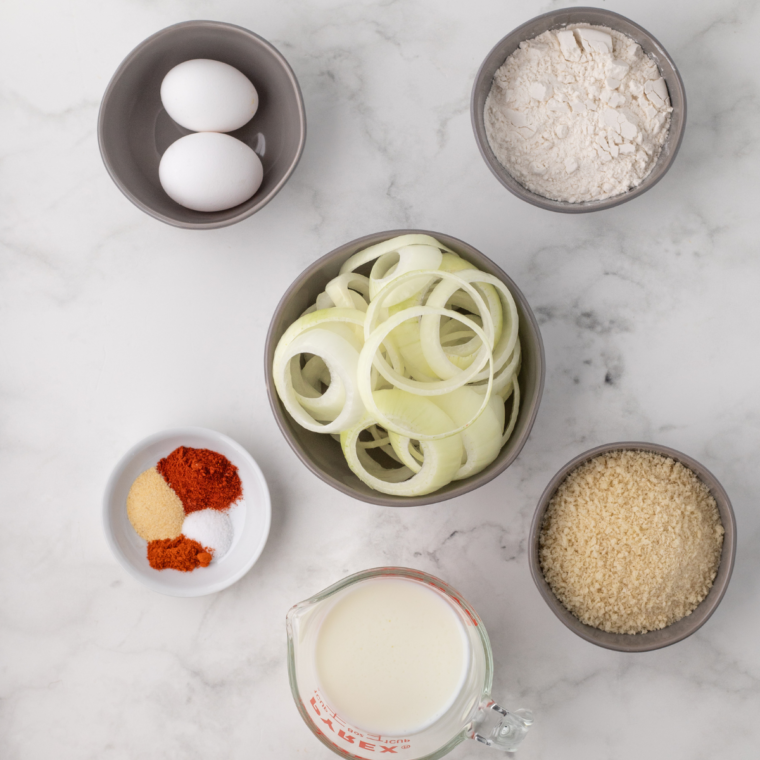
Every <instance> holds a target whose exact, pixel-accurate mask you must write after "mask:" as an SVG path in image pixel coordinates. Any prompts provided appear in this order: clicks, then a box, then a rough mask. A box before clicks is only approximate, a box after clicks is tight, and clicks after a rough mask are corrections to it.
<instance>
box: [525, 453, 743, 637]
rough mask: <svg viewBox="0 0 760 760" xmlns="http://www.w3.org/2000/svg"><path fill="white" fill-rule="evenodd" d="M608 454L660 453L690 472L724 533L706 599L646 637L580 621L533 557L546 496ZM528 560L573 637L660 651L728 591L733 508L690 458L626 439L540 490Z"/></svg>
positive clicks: (695, 626)
mask: <svg viewBox="0 0 760 760" xmlns="http://www.w3.org/2000/svg"><path fill="white" fill-rule="evenodd" d="M612 451H646V452H651V453H653V454H660V455H662V456H665V457H670V459H674V460H675V461H676V462H680V463H681V464H682V465H683V466H684V467H686V468H688V469H689V470H691V471H692V472H693V473H694V474H695V475H696V476H697V477H698V478H699V479H700V480H701V481H702V482H703V483H704V484H705V485H706V486H707V488H708V489H709V490H710V493H711V494H712V496H713V498H714V499H715V502H716V504H717V506H718V513H719V514H720V519H721V522H722V523H723V529H724V530H725V533H724V535H723V551H722V554H721V558H720V565H719V566H718V573H717V575H716V576H715V580H714V581H713V585H712V588H711V589H710V591H709V592H708V594H707V596H706V597H705V598H704V599H703V600H702V602H701V603H700V604H699V605H698V606H697V608H696V609H695V610H694V611H693V612H692V613H691V614H690V615H687V616H686V617H684V618H681V620H678V621H676V622H675V623H672V624H671V625H669V626H667V627H666V628H661V629H660V630H659V631H649V632H648V633H636V634H629V633H609V632H607V631H602V630H601V629H599V628H594V627H593V626H590V625H586V624H585V623H581V621H580V620H579V619H578V618H577V617H575V615H573V613H572V612H570V610H568V609H567V607H565V606H564V605H563V604H562V602H560V601H559V599H557V597H556V596H555V595H554V592H553V591H552V590H551V587H550V586H549V584H548V583H547V581H546V578H544V574H543V571H542V570H541V562H540V559H539V536H540V534H541V528H542V526H543V522H544V515H545V514H546V510H547V509H548V507H549V503H550V502H551V499H552V497H553V496H554V494H555V492H556V491H557V489H558V488H559V487H560V485H561V484H562V483H563V482H564V480H565V478H567V476H568V475H569V474H570V473H571V472H573V471H574V470H576V469H577V468H578V467H580V466H581V465H582V464H585V463H586V462H588V461H589V460H591V459H594V458H595V457H598V456H600V455H602V454H607V453H609V452H612ZM528 545H529V552H530V554H529V557H528V561H529V563H530V572H531V575H532V576H533V581H534V582H535V584H536V586H537V588H538V591H539V593H540V594H541V596H542V597H543V599H544V601H545V602H546V603H547V604H548V605H549V608H550V609H551V611H552V612H553V613H554V614H555V615H556V616H557V617H558V618H559V619H560V620H561V621H562V622H563V623H564V624H565V625H566V626H567V627H568V628H569V629H570V630H571V631H572V632H573V633H575V634H577V635H578V636H580V637H581V638H582V639H585V640H586V641H589V642H591V643H592V644H596V645H597V646H600V647H604V648H605V649H614V650H615V651H618V652H649V651H651V650H653V649H662V648H663V647H667V646H670V645H671V644H675V643H677V642H678V641H683V639H685V638H687V637H688V636H691V634H692V633H695V632H696V631H697V630H699V629H700V628H701V627H702V626H703V625H704V624H705V623H706V622H707V620H708V619H709V618H710V616H711V615H712V614H713V612H715V610H716V608H717V607H718V605H719V604H720V602H721V599H723V595H724V594H725V593H726V589H727V588H728V582H729V581H730V580H731V573H732V572H733V569H734V560H735V558H736V518H735V517H734V510H733V508H732V507H731V501H730V500H729V498H728V494H727V493H726V492H725V490H724V489H723V486H721V484H720V483H719V482H718V481H717V479H716V478H715V476H714V475H713V474H712V473H711V472H710V471H709V470H708V469H707V468H706V467H705V466H704V465H702V464H700V463H699V462H697V461H696V460H695V459H692V458H691V457H689V456H687V455H686V454H682V453H681V452H680V451H676V450H675V449H671V448H669V447H667V446H661V445H660V444H657V443H642V442H639V441H627V442H621V443H607V444H604V445H603V446H597V447H596V448H594V449H590V450H589V451H586V452H584V453H583V454H580V455H579V456H577V457H575V459H573V460H571V461H570V462H568V463H567V464H566V465H565V466H564V467H563V468H562V469H561V470H560V471H559V472H558V473H557V474H556V475H555V476H554V477H553V478H552V479H551V481H550V482H549V485H547V486H546V489H545V490H544V492H543V494H542V495H541V498H540V499H539V501H538V506H537V508H536V512H535V514H534V515H533V522H532V523H531V526H530V538H529V541H528Z"/></svg>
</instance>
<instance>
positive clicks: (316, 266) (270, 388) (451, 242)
mask: <svg viewBox="0 0 760 760" xmlns="http://www.w3.org/2000/svg"><path fill="white" fill-rule="evenodd" d="M410 234H415V235H430V236H431V237H434V238H436V239H437V240H440V241H441V242H443V243H445V244H446V245H448V246H449V247H451V248H453V249H454V250H456V249H457V246H459V247H461V248H463V249H464V250H466V251H468V252H471V251H474V253H475V254H476V256H475V258H477V257H478V256H480V257H482V258H483V259H485V260H486V261H487V262H489V264H490V265H491V266H492V267H493V268H494V269H495V270H497V271H498V272H499V275H498V276H499V279H501V280H502V281H503V282H504V283H505V284H506V285H507V286H508V287H509V289H510V292H511V293H512V295H513V296H514V298H515V300H516V301H519V303H520V304H521V306H522V307H523V310H524V312H525V316H526V317H527V319H528V322H529V323H530V325H531V328H532V332H533V333H534V334H535V336H536V342H537V345H538V349H539V350H538V355H537V368H538V378H537V380H538V382H537V390H536V394H535V397H534V399H533V402H532V404H531V406H530V408H529V410H528V418H527V424H526V426H525V429H524V431H523V437H522V440H521V441H520V443H519V445H518V446H517V447H516V448H515V450H514V451H513V452H512V455H511V456H509V457H508V458H506V459H505V460H504V461H503V462H501V463H500V464H499V465H498V466H497V467H495V468H493V470H492V471H488V470H483V471H481V472H479V473H478V474H476V475H473V476H471V477H472V480H470V478H467V479H465V480H463V481H461V485H459V486H456V487H454V488H452V489H451V490H450V491H446V492H444V493H441V492H440V491H434V492H433V493H431V494H427V495H426V496H415V497H411V496H410V497H404V496H391V495H389V494H382V493H380V492H379V491H378V492H377V496H374V492H373V494H372V496H370V494H364V493H362V492H358V491H355V490H354V489H353V488H351V487H350V486H348V485H346V484H345V483H343V482H341V481H340V480H337V479H335V478H333V477H332V476H330V475H328V474H327V473H325V472H323V471H322V470H321V469H320V468H319V467H317V466H315V465H314V464H313V463H312V461H311V459H310V458H309V457H308V456H307V455H306V454H305V452H304V451H303V450H302V448H301V447H300V446H299V445H298V443H297V442H296V441H295V440H294V438H293V437H292V435H291V433H290V430H289V429H288V427H287V425H286V423H285V417H284V414H285V413H284V412H283V411H282V410H281V408H280V403H281V402H280V400H279V397H278V395H277V391H276V389H275V387H274V380H273V378H272V367H271V362H270V360H269V357H270V356H273V355H274V350H275V348H276V345H275V338H274V328H275V324H276V323H277V322H278V320H279V317H280V315H281V314H282V312H283V311H284V309H285V308H286V306H287V305H288V303H289V301H290V299H291V297H292V295H293V293H294V292H295V291H296V290H298V289H299V288H300V287H301V285H302V284H303V283H304V282H305V281H306V280H308V279H309V278H311V277H312V275H314V274H316V273H318V272H319V270H320V269H321V268H322V267H324V266H325V265H326V264H327V263H330V262H332V261H333V260H337V259H339V258H340V257H341V256H342V257H343V259H344V260H345V259H348V257H349V256H350V255H352V254H345V253H344V250H346V249H350V248H355V250H357V251H359V250H362V248H366V247H368V246H370V245H373V244H374V243H378V242H382V241H383V240H389V239H391V238H394V237H398V236H400V235H410ZM357 246H358V247H357ZM264 378H265V381H266V387H267V397H268V399H269V406H270V408H271V410H272V414H273V415H274V418H275V422H276V423H277V426H278V427H279V429H280V432H281V433H282V435H283V437H284V438H285V440H286V441H287V442H288V445H289V446H290V448H291V449H292V450H293V451H294V452H295V454H296V456H297V457H298V459H299V460H300V461H301V462H302V463H303V464H304V465H305V466H306V467H307V468H308V469H309V470H310V471H311V472H312V473H313V474H314V475H316V476H317V477H318V478H319V479H320V480H322V481H323V482H325V483H327V484H328V485H330V486H332V487H333V488H335V489H336V490H338V491H340V492H341V493H344V494H346V495H347V496H350V497H352V498H354V499H358V500H359V501H363V502H366V503H367V504H375V505H377V506H382V507H420V506H426V505H429V504H438V503H440V502H443V501H448V500H449V499H454V498H456V497H458V496H462V495H464V494H466V493H469V492H470V491H474V490H475V489H476V488H479V487H480V486H483V485H485V484H486V483H488V482H490V481H491V480H493V479H494V478H496V477H498V476H499V475H501V474H502V473H503V472H504V471H505V470H506V469H507V468H508V467H510V466H511V465H512V464H513V463H514V461H515V460H516V459H517V457H518V456H519V455H520V452H521V451H522V449H523V447H524V446H525V444H526V443H527V441H528V438H529V437H530V433H531V431H532V429H533V425H534V423H535V421H536V417H537V415H538V409H539V407H540V405H541V399H542V396H543V392H544V382H545V378H546V354H545V351H544V342H543V338H542V336H541V330H540V328H539V325H538V321H537V320H536V317H535V314H534V313H533V310H532V309H531V307H530V304H529V302H528V299H527V298H526V297H525V295H524V294H523V292H522V291H521V290H520V288H519V287H518V286H517V284H516V283H515V282H514V281H513V280H512V278H511V277H510V276H509V275H508V274H507V273H506V272H504V270H503V269H502V268H501V267H500V266H499V265H498V264H496V263H495V262H494V261H493V260H492V259H490V258H489V257H488V256H486V255H485V254H484V253H481V251H480V250H478V249H477V248H475V247H474V246H472V245H470V244H469V243H466V242H464V241H463V240H460V239H459V238H456V237H453V236H452V235H447V234H445V233H442V232H433V231H430V230H422V229H396V230H386V231H382V232H375V233H371V234H369V235H364V236H362V237H359V238H355V239H354V240H351V241H349V242H347V243H344V244H343V245H340V246H338V247H337V248H334V249H333V250H332V251H330V252H329V253H326V254H325V255H324V256H321V257H320V258H318V259H317V260H316V261H314V262H313V263H311V264H310V265H309V266H308V267H307V268H306V269H304V270H303V271H302V272H301V273H300V274H299V275H298V277H296V279H295V280H294V281H293V282H292V283H291V285H290V286H289V287H288V289H287V290H286V291H285V293H284V294H283V296H282V298H281V299H280V301H279V303H278V304H277V308H276V309H275V310H274V313H273V315H272V319H271V321H270V323H269V329H268V330H267V337H266V343H265V346H264Z"/></svg>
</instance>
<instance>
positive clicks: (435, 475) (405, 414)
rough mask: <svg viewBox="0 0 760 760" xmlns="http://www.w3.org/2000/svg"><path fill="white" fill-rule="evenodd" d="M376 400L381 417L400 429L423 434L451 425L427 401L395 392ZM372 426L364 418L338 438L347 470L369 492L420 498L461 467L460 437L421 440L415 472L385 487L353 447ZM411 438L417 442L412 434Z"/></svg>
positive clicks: (450, 422)
mask: <svg viewBox="0 0 760 760" xmlns="http://www.w3.org/2000/svg"><path fill="white" fill-rule="evenodd" d="M376 396H377V403H378V405H379V406H380V407H382V409H383V413H384V416H387V417H390V418H393V419H396V420H399V423H400V425H406V426H409V427H416V428H419V429H423V428H424V429H425V430H444V429H446V428H448V427H450V426H451V425H452V420H451V418H450V417H449V416H448V415H447V414H446V413H445V412H444V411H443V410H442V409H440V408H439V407H437V406H436V405H435V404H433V403H432V402H431V401H429V400H428V399H424V398H416V397H415V396H412V395H411V394H408V393H404V391H398V390H389V391H378V392H377V394H376ZM372 424H374V420H373V418H372V417H371V416H370V415H367V416H365V417H364V418H363V420H361V422H359V423H358V424H357V425H356V426H355V427H354V428H352V429H350V430H346V431H344V432H343V433H342V434H341V436H340V442H341V446H342V448H343V454H344V456H345V457H346V461H347V462H348V466H349V467H350V468H351V470H352V472H353V473H354V474H355V475H356V476H357V477H358V478H359V480H361V481H362V482H363V483H366V484H367V485H368V486H369V487H370V488H374V489H375V490H377V491H381V492H382V493H387V494H392V495H395V496H424V495H425V494H428V493H432V492H433V491H437V490H438V489H439V488H441V487H443V486H445V485H446V484H447V483H450V482H451V479H452V477H453V476H454V475H455V474H456V472H457V470H458V469H459V467H460V466H461V462H462V455H463V453H464V447H463V445H462V439H461V436H459V435H452V436H447V437H445V438H439V439H437V440H421V441H420V447H421V449H422V455H423V457H424V461H423V463H422V467H421V468H420V470H419V472H417V473H416V474H414V475H413V476H412V477H411V478H409V479H408V480H405V481H403V482H400V483H399V482H393V483H389V482H387V481H386V480H383V479H381V478H380V477H379V476H378V473H376V472H374V473H373V472H372V471H371V469H370V468H368V467H367V463H366V459H365V460H364V461H362V459H361V457H362V454H364V456H365V457H366V458H369V455H368V454H366V452H364V451H363V450H362V449H357V447H356V442H357V441H358V439H359V434H360V433H361V431H362V430H364V429H365V428H366V427H368V426H369V425H372ZM412 437H414V438H418V436H417V435H415V434H413V435H412ZM418 440H419V439H418ZM405 469H407V468H405ZM407 471H409V470H408V469H407ZM386 472H395V471H394V470H390V471H386Z"/></svg>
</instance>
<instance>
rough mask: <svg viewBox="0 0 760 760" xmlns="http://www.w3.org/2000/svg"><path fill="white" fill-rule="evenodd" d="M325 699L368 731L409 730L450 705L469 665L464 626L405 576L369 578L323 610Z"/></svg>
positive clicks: (319, 644)
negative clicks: (326, 610) (324, 611)
mask: <svg viewBox="0 0 760 760" xmlns="http://www.w3.org/2000/svg"><path fill="white" fill-rule="evenodd" d="M315 648H316V651H315V658H316V666H317V675H318V678H319V681H320V686H321V690H322V693H323V696H324V698H325V699H326V701H327V702H328V704H329V705H330V706H331V707H332V709H333V710H335V712H336V713H337V714H338V715H339V716H340V717H341V718H343V720H345V721H346V722H347V723H348V724H350V725H352V726H354V727H356V728H360V729H363V730H365V731H369V732H371V733H374V734H385V735H392V736H399V735H405V734H411V733H415V732H417V731H420V730H422V729H423V728H425V727H426V726H428V725H430V724H431V723H432V722H433V721H435V720H436V719H437V718H439V717H440V716H441V715H443V713H445V712H446V710H447V709H448V708H449V707H450V706H451V704H452V703H453V702H454V700H455V698H456V697H457V695H458V694H459V692H460V691H461V689H462V686H463V684H464V680H465V676H466V674H467V670H468V666H469V654H470V653H469V643H468V641H467V636H466V633H465V629H464V625H463V624H462V621H461V620H460V618H459V616H458V615H457V613H456V612H455V611H454V610H453V609H452V607H451V605H450V604H449V603H448V602H447V601H445V597H443V596H442V595H441V594H439V593H438V592H436V591H433V590H432V589H431V588H429V587H428V586H426V585H424V584H422V583H418V582H417V581H413V580H410V579H407V578H371V579H368V580H366V581H363V582H361V583H358V584H357V585H356V586H354V587H352V588H351V589H350V590H349V591H348V592H347V593H346V594H345V596H343V597H341V598H339V599H338V601H337V602H336V603H335V604H334V605H333V607H332V608H331V609H330V610H329V612H328V613H327V615H326V616H325V619H324V620H323V621H322V624H321V626H320V628H319V631H318V633H317V641H316V645H315Z"/></svg>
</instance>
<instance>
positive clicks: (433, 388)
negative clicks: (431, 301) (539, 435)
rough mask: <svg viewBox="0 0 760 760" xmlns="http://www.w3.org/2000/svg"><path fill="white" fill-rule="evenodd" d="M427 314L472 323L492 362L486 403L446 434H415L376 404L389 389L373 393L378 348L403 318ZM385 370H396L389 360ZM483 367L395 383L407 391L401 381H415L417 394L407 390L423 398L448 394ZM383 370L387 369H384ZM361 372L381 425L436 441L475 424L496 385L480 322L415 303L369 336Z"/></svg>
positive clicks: (361, 383) (368, 400) (361, 382)
mask: <svg viewBox="0 0 760 760" xmlns="http://www.w3.org/2000/svg"><path fill="white" fill-rule="evenodd" d="M427 314H442V315H443V316H447V317H451V318H452V319H457V320H461V321H462V322H463V323H465V324H467V323H469V324H470V327H471V329H473V330H474V332H475V334H476V335H478V337H480V339H481V340H482V341H483V347H484V349H485V355H484V359H485V362H487V363H488V364H489V381H488V389H487V390H486V393H485V396H484V397H483V403H482V404H481V406H480V409H479V411H478V413H477V414H476V415H474V416H473V417H472V419H470V420H468V421H467V422H466V423H464V424H460V425H458V426H454V427H453V428H452V429H450V430H448V431H446V432H444V433H435V434H431V435H428V434H424V432H423V433H420V434H417V435H415V433H414V431H410V430H409V429H408V428H403V427H400V426H399V425H398V424H396V423H394V422H393V421H392V420H390V419H389V418H388V417H386V416H385V415H384V414H383V413H382V411H381V409H380V407H379V406H378V404H377V403H376V400H375V396H377V395H378V393H384V392H385V391H376V392H374V393H373V391H372V385H371V369H372V363H373V361H374V360H375V358H376V354H377V350H378V348H379V347H380V344H381V343H382V342H383V339H384V338H385V336H386V335H387V334H388V333H389V332H390V331H391V330H392V329H393V328H394V327H395V326H396V325H397V324H398V323H399V322H400V321H402V320H407V319H410V318H413V317H416V316H424V315H427ZM378 369H380V367H378ZM384 369H386V370H389V371H390V372H391V375H392V370H391V368H390V367H388V365H387V363H385V368H384ZM479 370H480V366H479V365H477V364H473V365H472V367H471V368H469V369H467V370H464V371H463V372H461V373H460V376H459V377H454V378H450V379H448V380H438V381H434V382H432V383H415V381H405V379H404V378H401V379H400V381H399V382H396V381H395V380H394V381H393V384H394V385H396V387H397V388H398V389H399V390H403V389H400V383H401V381H404V382H403V383H402V384H403V385H407V386H408V385H409V384H410V383H414V385H415V387H416V388H417V390H415V391H414V394H413V393H411V392H409V391H403V392H407V393H408V394H409V395H412V396H413V395H416V396H418V397H420V396H426V395H438V394H443V393H448V392H450V391H452V390H455V389H456V388H458V387H461V386H462V385H464V384H465V383H466V382H468V380H469V376H471V375H472V374H474V373H475V372H478V371H479ZM380 371H381V372H383V369H381V370H380ZM358 373H359V376H358V386H359V393H360V395H361V397H362V401H363V402H364V405H365V407H366V408H367V411H368V412H369V413H370V414H371V415H372V416H373V417H374V418H375V421H376V422H377V424H378V425H382V426H383V427H384V428H385V429H386V430H388V431H389V432H391V431H392V432H394V433H398V434H399V435H404V436H408V437H409V438H416V439H417V440H419V441H434V440H439V439H441V438H445V437H447V436H453V435H454V434H456V433H460V432H462V430H464V429H465V428H466V427H468V425H471V424H472V423H473V422H474V421H475V420H476V419H477V417H478V415H479V414H480V413H481V412H482V411H483V409H485V407H486V405H487V404H488V399H489V398H490V396H491V385H492V384H493V355H492V354H491V349H490V347H489V346H488V343H487V341H486V336H485V333H484V332H483V331H482V330H481V329H480V328H479V327H478V326H477V325H475V324H474V323H472V322H471V321H470V320H469V319H467V317H465V316H463V315H462V314H458V313H457V312H455V311H449V310H448V309H433V308H432V307H430V306H415V307H413V308H411V309H406V310H405V311H403V312H400V313H399V314H394V315H393V316H392V317H391V318H390V319H389V320H388V321H387V322H384V323H383V324H381V325H380V326H379V327H377V328H376V329H375V330H374V332H373V333H372V334H371V335H370V336H369V339H368V340H367V342H366V343H365V344H364V348H363V349H362V351H361V353H360V354H359V365H358ZM423 386H426V387H423ZM420 401H422V398H420Z"/></svg>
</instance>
